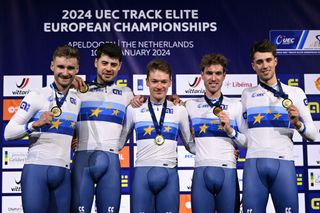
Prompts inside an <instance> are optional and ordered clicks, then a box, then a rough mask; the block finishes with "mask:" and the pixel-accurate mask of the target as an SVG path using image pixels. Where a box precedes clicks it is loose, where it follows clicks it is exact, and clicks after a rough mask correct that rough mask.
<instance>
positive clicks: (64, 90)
mask: <svg viewBox="0 0 320 213" xmlns="http://www.w3.org/2000/svg"><path fill="white" fill-rule="evenodd" d="M55 85H56V88H57V90H58V92H60V93H61V94H62V95H65V94H66V93H67V91H68V89H69V87H70V85H68V86H67V87H63V86H61V85H60V84H57V82H55Z"/></svg>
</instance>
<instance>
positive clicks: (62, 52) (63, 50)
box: [52, 45, 80, 64]
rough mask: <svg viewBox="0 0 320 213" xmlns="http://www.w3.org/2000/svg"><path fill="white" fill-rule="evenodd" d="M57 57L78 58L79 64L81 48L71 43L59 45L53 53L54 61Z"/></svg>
mask: <svg viewBox="0 0 320 213" xmlns="http://www.w3.org/2000/svg"><path fill="white" fill-rule="evenodd" d="M56 57H65V58H76V59H77V60H78V64H79V62H80V53H79V50H78V49H77V48H75V47H72V46H69V45H63V46H59V47H57V49H56V50H55V51H54V53H53V55H52V61H54V59H55V58H56Z"/></svg>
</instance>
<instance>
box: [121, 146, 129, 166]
mask: <svg viewBox="0 0 320 213" xmlns="http://www.w3.org/2000/svg"><path fill="white" fill-rule="evenodd" d="M119 159H120V165H121V168H129V167H130V155H129V146H125V147H123V149H122V150H121V151H120V152H119Z"/></svg>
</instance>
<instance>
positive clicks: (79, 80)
mask: <svg viewBox="0 0 320 213" xmlns="http://www.w3.org/2000/svg"><path fill="white" fill-rule="evenodd" d="M85 86H86V83H85V82H84V80H83V79H82V78H80V77H79V76H76V77H75V78H74V79H73V81H72V83H71V88H74V89H80V87H85Z"/></svg>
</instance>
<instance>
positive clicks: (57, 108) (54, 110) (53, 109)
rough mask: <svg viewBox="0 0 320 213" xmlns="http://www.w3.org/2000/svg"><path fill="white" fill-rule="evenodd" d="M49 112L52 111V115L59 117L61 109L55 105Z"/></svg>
mask: <svg viewBox="0 0 320 213" xmlns="http://www.w3.org/2000/svg"><path fill="white" fill-rule="evenodd" d="M51 112H53V116H54V117H59V116H60V115H61V113H62V110H61V109H60V108H59V107H57V106H55V107H52V109H51Z"/></svg>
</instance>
